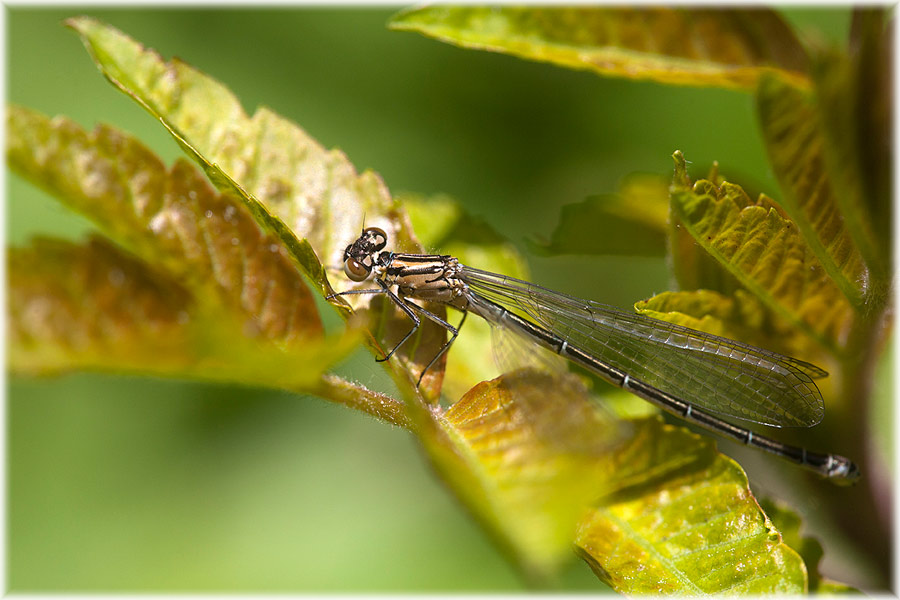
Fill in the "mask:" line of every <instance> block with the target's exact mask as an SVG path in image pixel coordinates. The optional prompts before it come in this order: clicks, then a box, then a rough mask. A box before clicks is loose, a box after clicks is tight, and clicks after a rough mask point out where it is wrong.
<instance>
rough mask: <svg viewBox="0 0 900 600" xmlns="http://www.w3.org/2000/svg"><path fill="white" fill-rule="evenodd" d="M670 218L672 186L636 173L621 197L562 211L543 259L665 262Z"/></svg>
mask: <svg viewBox="0 0 900 600" xmlns="http://www.w3.org/2000/svg"><path fill="white" fill-rule="evenodd" d="M668 212H669V180H668V179H667V178H665V177H661V176H659V175H651V174H643V173H635V174H632V175H630V176H629V177H626V178H625V180H624V181H623V182H622V184H621V185H620V186H619V192H618V193H617V194H603V195H600V196H591V197H589V198H587V199H585V200H584V201H583V202H579V203H577V204H567V205H566V206H563V207H562V209H561V211H560V218H559V223H558V224H557V225H556V229H554V230H553V233H552V234H551V237H550V241H549V242H548V243H544V244H542V243H535V244H534V246H535V248H536V249H537V250H538V251H539V252H541V253H543V254H550V255H556V254H589V255H590V254H600V255H607V254H620V255H632V256H663V255H664V254H665V252H666V232H667V222H668Z"/></svg>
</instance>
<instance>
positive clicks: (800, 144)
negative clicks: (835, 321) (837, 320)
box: [756, 74, 871, 310]
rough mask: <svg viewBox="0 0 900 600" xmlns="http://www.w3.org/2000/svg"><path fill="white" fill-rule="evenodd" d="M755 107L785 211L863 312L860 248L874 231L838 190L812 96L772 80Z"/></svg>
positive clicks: (766, 83) (762, 84)
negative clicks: (841, 196) (826, 154)
mask: <svg viewBox="0 0 900 600" xmlns="http://www.w3.org/2000/svg"><path fill="white" fill-rule="evenodd" d="M756 102H757V110H758V113H759V121H760V125H761V128H762V132H763V138H764V140H765V143H766V149H767V151H768V154H769V162H770V164H771V165H772V168H773V170H774V171H775V174H776V176H777V177H778V181H779V184H780V186H781V191H782V200H781V205H782V206H783V207H784V210H785V211H786V212H787V214H788V215H789V216H790V218H791V219H792V220H793V222H794V223H795V224H796V226H797V227H798V228H799V230H800V232H801V233H802V235H803V237H804V238H805V239H806V243H807V244H808V245H809V247H810V249H811V250H812V252H814V253H815V255H816V256H817V257H818V259H819V262H820V264H821V265H822V267H823V268H824V269H825V271H826V272H827V273H828V275H829V277H830V278H831V279H832V280H833V281H834V282H835V283H836V284H837V286H838V288H839V289H840V291H841V293H842V294H843V295H844V296H845V297H846V298H847V300H848V301H849V302H850V304H851V306H853V307H854V308H855V309H857V310H860V309H861V308H862V303H863V301H864V300H863V290H864V279H865V277H864V265H863V262H862V257H861V255H860V251H859V246H858V245H857V244H858V243H859V242H861V243H862V244H864V245H868V244H869V243H870V241H865V240H867V238H868V237H869V236H870V235H871V233H870V228H871V225H870V224H867V223H865V222H864V221H865V216H864V215H862V214H861V213H860V212H859V208H858V207H854V206H850V205H849V203H850V201H842V200H841V198H840V194H838V193H837V192H838V191H843V190H836V189H835V187H834V182H833V180H832V173H831V172H830V170H829V165H828V164H826V156H825V139H824V137H823V135H822V130H821V126H820V122H819V119H818V115H817V114H816V108H815V103H814V99H813V96H812V95H811V94H810V93H809V92H808V91H806V90H802V89H798V88H797V87H794V86H792V85H791V84H790V83H789V82H787V81H785V80H783V79H781V78H779V77H777V76H776V75H774V74H773V75H770V76H767V77H764V78H763V79H762V80H761V81H760V85H759V89H758V90H757V96H756ZM832 166H833V167H834V168H836V169H839V170H840V169H844V168H846V167H845V166H843V165H832Z"/></svg>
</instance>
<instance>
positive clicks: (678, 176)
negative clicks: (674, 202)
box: [672, 150, 691, 188]
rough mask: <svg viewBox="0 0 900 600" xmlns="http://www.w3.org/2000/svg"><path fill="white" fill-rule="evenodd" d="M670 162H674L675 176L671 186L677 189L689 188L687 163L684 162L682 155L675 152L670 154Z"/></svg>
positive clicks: (678, 151) (679, 152) (680, 152)
mask: <svg viewBox="0 0 900 600" xmlns="http://www.w3.org/2000/svg"><path fill="white" fill-rule="evenodd" d="M672 160H674V161H675V175H674V176H673V178H672V185H673V186H678V187H685V188H686V187H690V185H691V180H690V178H689V177H688V174H687V161H685V160H684V153H683V152H682V151H681V150H676V151H675V152H673V153H672Z"/></svg>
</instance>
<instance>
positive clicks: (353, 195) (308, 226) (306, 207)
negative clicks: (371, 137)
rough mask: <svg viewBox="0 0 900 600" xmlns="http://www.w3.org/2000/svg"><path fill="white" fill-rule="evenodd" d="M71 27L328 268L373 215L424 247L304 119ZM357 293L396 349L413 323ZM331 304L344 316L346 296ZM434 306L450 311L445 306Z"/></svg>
mask: <svg viewBox="0 0 900 600" xmlns="http://www.w3.org/2000/svg"><path fill="white" fill-rule="evenodd" d="M67 25H69V26H70V27H72V28H73V29H75V30H76V31H77V32H78V33H79V34H80V35H81V38H82V41H83V42H84V44H85V46H86V47H87V48H88V50H89V52H90V53H91V56H92V57H93V58H94V61H95V62H96V63H97V66H98V67H99V68H100V70H101V72H102V73H103V74H104V75H105V76H106V77H107V79H109V80H110V81H111V82H112V83H113V84H114V85H115V86H116V87H118V88H119V89H120V90H121V91H123V92H124V93H126V94H127V95H129V96H130V97H131V98H133V99H134V100H135V101H136V102H138V104H140V105H141V106H143V107H144V108H145V109H146V110H147V111H148V112H150V113H151V114H152V115H153V116H154V117H156V118H158V119H159V120H160V122H161V123H162V124H163V125H164V126H165V127H166V128H167V129H168V130H169V132H170V133H171V134H172V136H173V137H174V138H175V140H176V141H177V142H178V143H179V145H181V147H182V148H183V149H184V150H185V151H186V152H187V153H188V154H189V155H190V156H191V157H192V158H194V160H196V161H197V162H198V164H200V166H201V167H202V168H203V169H204V171H205V172H206V173H207V175H208V176H209V177H210V180H211V181H212V182H213V183H214V184H215V185H216V186H217V187H218V188H219V189H221V190H227V191H229V192H233V193H235V194H237V195H238V196H239V197H240V198H241V199H242V200H243V201H244V202H245V203H246V205H247V206H248V208H249V210H250V211H251V212H252V214H254V216H255V217H256V218H257V220H258V222H260V223H262V224H264V225H263V226H264V227H266V228H267V229H270V230H272V231H277V232H278V234H279V235H280V236H281V237H282V238H283V243H285V244H286V245H287V246H288V247H289V248H290V247H292V246H293V243H291V242H290V240H291V239H294V240H296V238H295V236H296V237H297V238H302V239H304V240H308V244H309V245H310V246H311V247H312V248H313V249H314V250H315V255H316V256H318V257H319V260H321V261H322V263H324V265H325V266H327V267H329V268H333V269H335V270H339V269H340V267H341V265H342V263H343V251H344V248H345V247H346V246H347V245H348V244H349V243H351V242H352V241H353V240H354V239H355V238H356V237H357V236H358V235H359V231H360V228H361V226H362V225H363V221H364V218H365V224H366V225H368V226H378V227H381V228H382V229H384V230H385V231H386V232H387V233H388V236H389V238H390V239H391V240H392V244H393V247H394V249H398V250H402V251H407V252H416V251H420V250H421V247H420V245H419V243H418V242H417V240H416V239H415V237H414V236H413V234H412V230H411V228H410V225H409V220H408V217H407V216H406V214H405V212H404V211H403V210H402V208H400V207H399V206H398V205H397V203H396V202H394V201H393V200H392V199H391V198H390V195H389V194H388V191H387V189H386V188H385V186H384V183H383V182H382V181H381V179H380V178H379V177H378V176H377V175H376V174H374V173H373V172H371V171H366V172H364V173H362V174H361V175H359V174H357V173H356V170H355V169H354V168H353V165H352V164H350V162H349V161H348V160H347V158H346V157H345V156H344V154H343V153H341V152H339V151H336V150H332V151H328V150H325V149H324V148H323V147H322V146H321V145H320V144H318V142H316V141H315V140H314V139H312V138H311V137H310V136H309V135H308V134H307V133H306V132H305V131H303V130H302V129H301V128H300V127H298V126H297V125H296V124H294V123H292V122H290V121H288V120H287V119H284V118H283V117H281V116H279V115H277V114H275V113H273V112H272V111H270V110H268V109H266V108H264V107H263V108H260V109H259V110H257V112H256V113H255V114H254V115H253V116H252V117H250V116H248V115H247V114H246V113H245V112H244V110H243V108H242V107H241V105H240V102H239V101H238V99H237V98H236V97H235V96H234V94H232V93H231V91H230V90H228V88H226V87H225V86H224V85H222V84H221V83H219V82H218V81H216V80H214V79H213V78H211V77H209V76H207V75H206V74H204V73H202V72H200V71H198V70H196V69H194V68H193V67H191V66H189V65H187V64H186V63H184V62H182V61H180V60H178V59H172V60H171V61H169V62H165V61H164V60H163V59H162V57H161V56H160V55H159V54H158V53H156V52H155V51H153V50H150V49H147V48H145V47H143V46H142V45H140V44H139V43H138V42H136V41H134V40H132V39H131V38H129V37H128V36H126V35H125V34H123V33H122V32H120V31H118V30H116V29H115V28H113V27H110V26H108V25H106V24H104V23H102V22H100V21H97V20H95V19H91V18H87V17H79V18H75V19H70V20H68V21H67ZM297 262H298V264H299V265H300V266H301V267H303V268H305V269H307V270H308V271H309V273H308V275H309V276H310V277H311V278H312V279H313V281H315V282H316V283H317V284H318V285H319V287H320V289H321V291H322V292H323V293H325V294H329V293H331V291H332V290H331V287H330V285H329V284H328V282H327V281H326V280H325V276H324V270H322V268H321V266H320V265H319V262H318V261H316V262H315V263H313V264H307V263H304V262H303V261H299V260H298V261H297ZM349 299H350V300H351V304H352V305H353V306H355V307H357V309H358V311H359V312H362V313H363V314H364V316H365V317H366V318H368V319H369V321H370V329H371V330H372V331H374V332H376V335H377V336H378V337H379V338H380V342H381V347H382V349H381V350H379V352H384V348H388V349H389V348H392V347H393V345H394V344H395V343H396V342H397V341H399V340H400V339H401V338H402V336H403V335H405V334H406V332H407V331H408V330H409V328H410V327H411V323H410V321H409V319H408V318H407V317H405V316H404V315H402V313H399V312H398V311H396V310H395V309H394V307H393V306H391V305H389V304H384V303H383V302H379V303H378V306H374V307H373V310H371V311H369V310H366V309H367V308H368V307H369V304H370V302H371V301H372V300H373V298H372V297H371V296H366V295H362V296H355V297H352V298H349ZM331 302H332V304H334V305H335V306H337V307H338V308H340V309H341V310H342V315H344V314H345V313H344V310H345V309H346V307H347V306H348V304H347V302H345V301H344V300H343V299H342V298H335V299H333V300H332V301H331ZM429 310H432V312H434V313H436V314H438V315H439V316H445V314H446V312H445V311H444V308H443V307H442V306H439V305H436V306H432V307H429ZM345 316H346V315H345ZM419 333H420V335H419V336H417V338H416V339H414V340H411V343H408V344H406V345H404V346H403V347H402V348H401V349H400V350H399V351H398V352H397V354H396V355H395V356H396V357H397V359H398V360H399V361H400V362H402V364H403V365H404V367H405V370H406V376H405V377H403V376H401V375H400V374H399V372H397V371H396V370H395V369H394V367H393V365H388V366H389V371H390V372H391V373H392V374H394V375H395V376H396V377H400V379H397V382H398V384H401V385H411V383H412V382H414V381H415V380H416V378H418V376H419V374H420V373H421V372H422V370H423V369H424V367H425V365H426V364H428V363H429V362H430V361H431V359H432V357H434V356H435V354H436V353H437V351H438V349H439V348H440V347H441V345H443V342H444V340H445V339H446V335H445V332H444V331H443V329H441V328H440V327H438V326H437V325H435V324H433V323H431V322H430V321H427V320H426V321H425V322H424V323H423V324H422V327H420V332H419ZM376 345H377V344H376ZM444 362H445V359H444V358H442V359H441V360H440V361H438V363H436V364H435V365H434V366H433V367H432V368H431V369H430V370H429V371H428V374H427V375H426V377H425V379H424V380H423V382H422V390H423V392H424V393H425V394H426V395H427V396H428V397H430V398H436V397H437V395H438V393H439V390H440V386H441V380H442V377H443V365H444Z"/></svg>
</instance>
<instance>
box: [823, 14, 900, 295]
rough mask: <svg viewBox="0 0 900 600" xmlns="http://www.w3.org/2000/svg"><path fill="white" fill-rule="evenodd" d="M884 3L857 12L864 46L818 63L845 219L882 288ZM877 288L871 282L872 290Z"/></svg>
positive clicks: (826, 149)
mask: <svg viewBox="0 0 900 600" xmlns="http://www.w3.org/2000/svg"><path fill="white" fill-rule="evenodd" d="M884 12H885V11H884V9H881V8H874V7H873V8H867V9H860V10H857V11H856V12H855V13H854V23H855V27H854V31H858V32H859V33H858V36H859V38H860V39H859V40H858V43H857V47H856V48H851V50H850V53H849V54H848V52H846V51H838V50H832V51H830V52H823V53H821V54H820V55H819V56H817V57H816V58H815V61H814V63H813V77H814V81H815V92H816V102H815V106H814V108H815V110H816V115H815V117H816V121H815V122H816V123H817V124H820V131H821V135H822V137H823V144H822V154H823V158H824V163H825V165H826V170H827V175H828V178H829V182H830V185H831V186H832V188H833V190H834V196H835V201H836V203H837V204H838V206H839V207H840V209H841V214H842V216H843V218H844V221H845V227H846V229H847V232H848V233H849V235H850V236H851V237H852V238H853V242H854V244H855V245H856V247H857V248H859V252H860V254H861V255H862V257H863V260H864V261H865V263H866V266H867V267H868V268H869V270H870V271H871V277H872V279H874V281H870V283H869V285H870V288H869V290H871V289H872V288H875V289H876V290H877V291H876V292H875V293H879V294H882V293H883V291H882V290H881V289H879V288H883V287H884V286H885V285H887V281H888V280H890V277H891V268H890V264H891V253H890V244H891V240H890V236H891V230H890V223H891V222H892V208H893V202H892V193H891V160H892V159H891V134H890V132H891V104H892V100H891V93H890V83H889V81H890V74H889V72H890V52H891V51H890V46H891V44H890V41H889V36H888V35H886V33H885V25H884V19H885V14H884ZM869 290H866V292H868V293H869V294H871V293H872V292H870V291H869Z"/></svg>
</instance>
